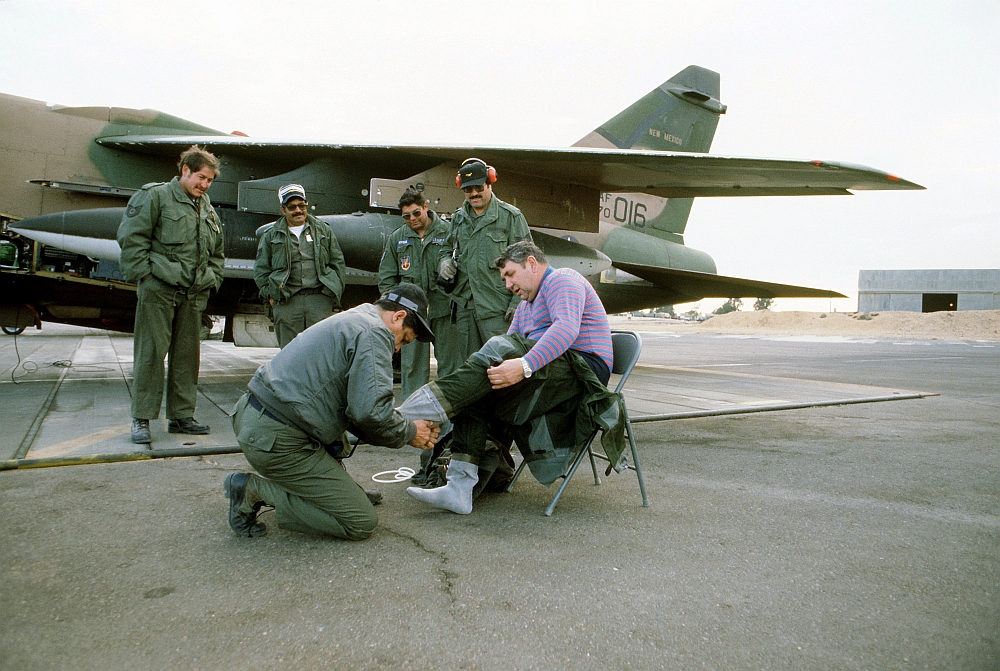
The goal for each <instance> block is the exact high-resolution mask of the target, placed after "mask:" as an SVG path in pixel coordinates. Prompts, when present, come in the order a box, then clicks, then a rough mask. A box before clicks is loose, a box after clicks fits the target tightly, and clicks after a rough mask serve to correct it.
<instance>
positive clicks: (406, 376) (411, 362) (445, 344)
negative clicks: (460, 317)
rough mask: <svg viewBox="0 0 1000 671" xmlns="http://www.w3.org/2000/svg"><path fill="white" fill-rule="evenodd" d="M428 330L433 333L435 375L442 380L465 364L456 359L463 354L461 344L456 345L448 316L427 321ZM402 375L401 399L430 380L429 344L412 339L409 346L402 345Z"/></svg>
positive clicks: (456, 334)
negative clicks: (429, 328) (428, 323)
mask: <svg viewBox="0 0 1000 671" xmlns="http://www.w3.org/2000/svg"><path fill="white" fill-rule="evenodd" d="M431 330H432V331H434V358H435V359H437V376H438V377H442V376H444V375H448V374H449V373H453V372H455V371H456V370H458V367H459V366H461V365H462V364H463V363H465V357H463V356H456V354H455V353H456V352H457V353H458V354H459V355H460V354H462V353H463V352H464V351H465V348H464V345H462V344H460V343H459V342H458V331H457V330H456V329H455V325H454V324H453V323H452V322H451V315H446V316H444V317H438V318H436V319H431ZM399 355H400V368H401V372H402V379H401V383H402V388H403V400H406V399H407V398H409V397H410V394H412V393H413V392H415V391H416V390H417V389H420V387H422V386H424V385H425V384H427V382H428V381H429V380H430V371H431V346H430V343H426V342H420V341H419V340H414V341H413V342H412V343H410V344H409V345H403V349H401V350H400V352H399Z"/></svg>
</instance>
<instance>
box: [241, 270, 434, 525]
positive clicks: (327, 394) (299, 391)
mask: <svg viewBox="0 0 1000 671" xmlns="http://www.w3.org/2000/svg"><path fill="white" fill-rule="evenodd" d="M414 339H419V340H421V341H423V342H430V341H432V340H433V339H434V334H433V332H432V331H431V329H430V326H429V325H428V323H427V297H426V295H425V294H424V292H423V291H422V290H421V289H420V287H417V286H415V285H413V284H406V283H404V284H399V285H397V286H394V287H392V288H390V289H389V290H388V291H386V292H385V293H383V294H382V296H381V298H379V299H378V300H377V301H375V303H374V304H373V303H366V304H364V305H359V306H357V307H355V308H352V309H350V310H347V311H345V312H341V313H339V314H336V315H334V316H333V317H330V318H329V319H325V320H323V321H322V322H320V323H318V324H316V325H314V326H312V327H310V328H308V329H306V330H305V331H303V332H302V333H301V334H299V336H298V337H297V338H295V339H294V340H292V342H291V343H289V345H288V347H286V348H284V349H283V350H281V351H280V352H278V353H277V354H276V355H275V356H274V358H273V359H271V360H270V361H269V362H267V363H265V364H264V365H263V366H261V367H260V368H258V369H257V372H256V373H255V374H254V376H253V378H252V379H251V380H250V383H249V384H248V385H247V386H248V392H247V394H245V395H244V396H243V398H242V399H240V401H239V402H238V403H237V404H236V410H235V414H234V416H233V430H234V431H235V433H236V440H237V441H238V442H239V444H240V447H241V448H242V450H243V454H244V455H245V456H246V458H247V461H249V462H250V465H251V466H253V467H254V468H255V469H257V472H258V473H260V475H256V474H249V473H230V474H229V475H227V476H226V479H225V481H224V483H223V492H224V493H225V495H226V498H228V499H229V526H230V528H231V529H232V530H233V532H234V533H236V534H239V535H241V536H260V535H262V534H264V533H265V532H266V528H265V527H264V525H263V524H261V523H259V522H257V513H258V511H259V510H260V507H261V506H263V505H271V506H274V509H275V513H276V514H277V517H278V526H280V527H281V528H282V529H289V530H292V531H298V532H301V533H308V534H318V535H326V536H333V537H335V538H345V539H348V540H363V539H365V538H368V536H370V535H371V534H372V532H373V531H374V530H375V525H376V524H377V523H378V515H376V513H375V509H374V508H373V507H372V503H371V501H369V499H368V497H367V495H366V494H365V491H364V490H363V489H362V488H361V487H360V486H359V485H358V484H357V483H355V482H354V480H352V479H351V476H350V475H348V474H347V471H346V470H345V469H344V465H343V463H342V459H344V458H346V457H349V456H350V452H349V450H350V449H351V448H350V445H349V444H347V443H346V441H345V439H344V438H343V437H342V436H343V435H344V432H345V431H347V430H348V429H350V431H351V432H352V433H354V434H355V435H357V436H360V437H361V438H362V439H363V440H365V441H366V442H368V443H371V444H374V445H383V446H385V447H391V448H398V447H402V446H403V445H407V444H409V445H412V446H414V447H418V448H422V449H431V448H433V447H434V444H435V442H436V441H437V437H438V434H439V432H440V431H439V429H438V427H437V426H436V425H435V424H434V423H433V422H431V421H427V420H422V419H417V420H414V421H411V420H409V419H407V418H406V417H405V416H404V415H402V414H401V413H400V412H399V411H398V410H396V409H395V408H394V407H393V405H394V404H393V395H392V354H393V352H394V351H396V352H398V351H399V349H400V347H402V346H403V345H405V344H407V343H410V342H412V341H413V340H414ZM345 448H346V449H345Z"/></svg>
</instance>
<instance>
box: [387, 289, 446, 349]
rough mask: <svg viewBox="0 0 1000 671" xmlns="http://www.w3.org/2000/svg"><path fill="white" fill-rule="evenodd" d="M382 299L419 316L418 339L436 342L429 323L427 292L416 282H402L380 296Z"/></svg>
mask: <svg viewBox="0 0 1000 671" xmlns="http://www.w3.org/2000/svg"><path fill="white" fill-rule="evenodd" d="M379 300H380V301H383V300H384V301H391V302H393V303H395V304H396V305H398V306H399V307H400V308H401V309H403V310H406V311H407V312H408V313H410V314H412V315H413V316H414V317H416V318H417V329H416V333H417V340H419V341H420V342H434V331H432V330H431V327H430V324H428V323H427V294H425V293H424V290H423V289H421V288H420V287H418V286H417V285H416V284H410V283H409V282H402V283H400V284H397V285H396V286H394V287H393V288H391V289H389V290H388V291H386V292H383V294H382V295H381V296H379Z"/></svg>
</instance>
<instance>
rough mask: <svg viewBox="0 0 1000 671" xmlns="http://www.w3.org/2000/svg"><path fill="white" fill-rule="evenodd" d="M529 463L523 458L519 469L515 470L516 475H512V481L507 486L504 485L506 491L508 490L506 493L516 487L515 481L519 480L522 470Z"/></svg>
mask: <svg viewBox="0 0 1000 671" xmlns="http://www.w3.org/2000/svg"><path fill="white" fill-rule="evenodd" d="M527 465H528V462H527V461H525V460H523V459H522V460H521V464H520V465H519V466H518V467H517V470H516V471H514V477H512V478H511V479H510V482H508V483H507V486H506V487H504V492H506V493H508V494H509V493H510V492H511V490H513V489H514V483H515V482H517V479H518V478H519V477H521V471H523V470H524V467H525V466H527Z"/></svg>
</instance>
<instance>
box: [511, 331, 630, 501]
mask: <svg viewBox="0 0 1000 671" xmlns="http://www.w3.org/2000/svg"><path fill="white" fill-rule="evenodd" d="M611 344H612V347H613V348H614V353H615V365H614V367H613V368H612V369H611V373H612V374H614V375H621V378H620V379H619V380H618V386H617V387H615V393H616V394H618V395H619V396H621V399H622V403H621V408H622V411H623V413H624V415H625V417H624V419H625V435H626V436H628V442H629V446H630V447H631V448H632V464H628V463H626V464H625V466H626V468H629V469H631V470H633V471H635V475H636V478H637V479H638V480H639V491H640V492H642V505H643V506H644V507H649V497H648V496H647V495H646V481H645V480H644V479H643V477H642V468H641V467H640V466H639V452H638V451H637V450H636V448H635V438H634V437H633V436H632V422H631V420H629V416H628V408H626V407H625V396H624V395H623V394H622V389H623V388H624V387H625V382H626V381H627V380H628V377H629V375H631V373H632V368H633V367H634V366H635V363H636V361H638V360H639V353H640V352H641V351H642V338H640V337H639V334H638V333H636V332H635V331H612V332H611ZM598 431H600V429H599V428H598V429H594V431H593V432H592V433H591V434H590V436H589V437H588V438H587V440H586V441H585V442H584V443H583V445H581V447H580V451H579V453H577V455H576V458H575V459H574V460H573V463H572V464H571V465H570V467H569V468H568V469H567V470H566V472H565V473H564V474H563V475H561V476H559V477H561V478H563V481H562V484H561V485H559V491H557V492H556V495H555V496H554V497H553V499H552V503H550V504H549V507H548V508H546V509H545V514H546V516H551V515H552V512H553V511H554V510H555V509H556V504H557V503H559V497H561V496H562V493H563V491H564V490H565V489H566V485H568V484H569V481H570V479H571V478H572V477H573V474H574V473H576V469H577V468H579V467H580V463H581V462H582V461H583V457H584V455H587V456H589V457H590V467H591V469H592V470H593V471H594V484H595V485H599V484H601V478H600V476H599V475H598V474H597V462H596V461H594V459H595V458H597V459H603V460H604V461H607V462H608V468H607V471H605V473H604V475H610V474H611V470H612V469H613V468H614V464H611V463H610V462H611V460H610V459H609V458H608V457H607V455H605V454H601V453H600V452H595V451H594V450H593V448H592V446H593V443H594V439H595V438H596V437H597V433H598ZM526 465H527V462H524V461H522V462H521V465H520V466H518V467H517V471H516V472H515V473H514V477H513V478H512V479H511V481H510V484H509V485H507V490H506V491H508V492H509V491H510V490H511V489H513V488H514V483H515V482H517V478H518V477H519V476H520V475H521V471H523V470H524V467H525V466H526Z"/></svg>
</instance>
